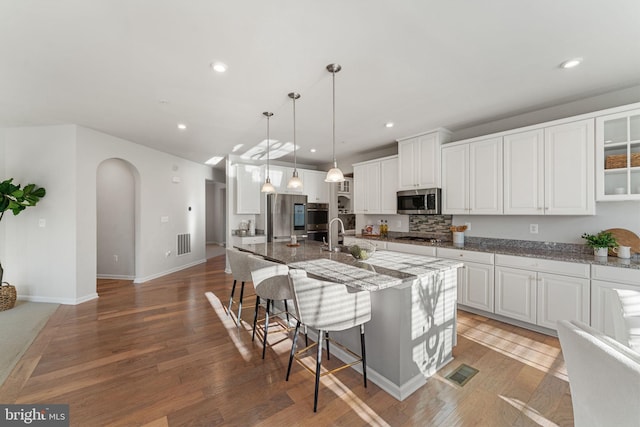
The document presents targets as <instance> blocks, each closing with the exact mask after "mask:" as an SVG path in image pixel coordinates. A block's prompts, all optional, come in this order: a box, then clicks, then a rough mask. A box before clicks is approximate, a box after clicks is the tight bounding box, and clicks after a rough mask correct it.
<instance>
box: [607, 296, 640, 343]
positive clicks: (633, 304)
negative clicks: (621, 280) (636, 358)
mask: <svg viewBox="0 0 640 427" xmlns="http://www.w3.org/2000/svg"><path fill="white" fill-rule="evenodd" d="M612 293H613V295H612V298H611V313H612V316H613V330H614V334H615V339H616V341H618V342H619V343H621V344H622V345H625V346H627V347H629V348H631V349H632V350H634V351H636V352H638V353H640V292H638V291H634V290H630V289H613V290H612Z"/></svg>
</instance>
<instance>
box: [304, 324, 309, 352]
mask: <svg viewBox="0 0 640 427" xmlns="http://www.w3.org/2000/svg"><path fill="white" fill-rule="evenodd" d="M304 346H305V347H309V334H308V333H307V325H304Z"/></svg>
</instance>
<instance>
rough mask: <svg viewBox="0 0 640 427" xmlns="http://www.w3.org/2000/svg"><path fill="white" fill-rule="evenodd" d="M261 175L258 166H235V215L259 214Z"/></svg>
mask: <svg viewBox="0 0 640 427" xmlns="http://www.w3.org/2000/svg"><path fill="white" fill-rule="evenodd" d="M262 179H263V175H262V173H261V168H260V166H254V165H243V164H237V165H236V184H237V188H236V213H237V214H259V213H260V202H261V200H262V193H260V188H261V187H262Z"/></svg>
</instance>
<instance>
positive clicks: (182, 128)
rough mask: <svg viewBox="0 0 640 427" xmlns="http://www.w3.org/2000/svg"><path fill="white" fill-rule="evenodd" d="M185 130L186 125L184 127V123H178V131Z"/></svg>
mask: <svg viewBox="0 0 640 427" xmlns="http://www.w3.org/2000/svg"><path fill="white" fill-rule="evenodd" d="M186 128H187V125H185V124H184V123H178V129H180V130H185V129H186Z"/></svg>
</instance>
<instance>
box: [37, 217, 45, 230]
mask: <svg viewBox="0 0 640 427" xmlns="http://www.w3.org/2000/svg"><path fill="white" fill-rule="evenodd" d="M46 226H47V220H46V219H44V218H40V219H39V220H38V227H41V228H44V227H46Z"/></svg>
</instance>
